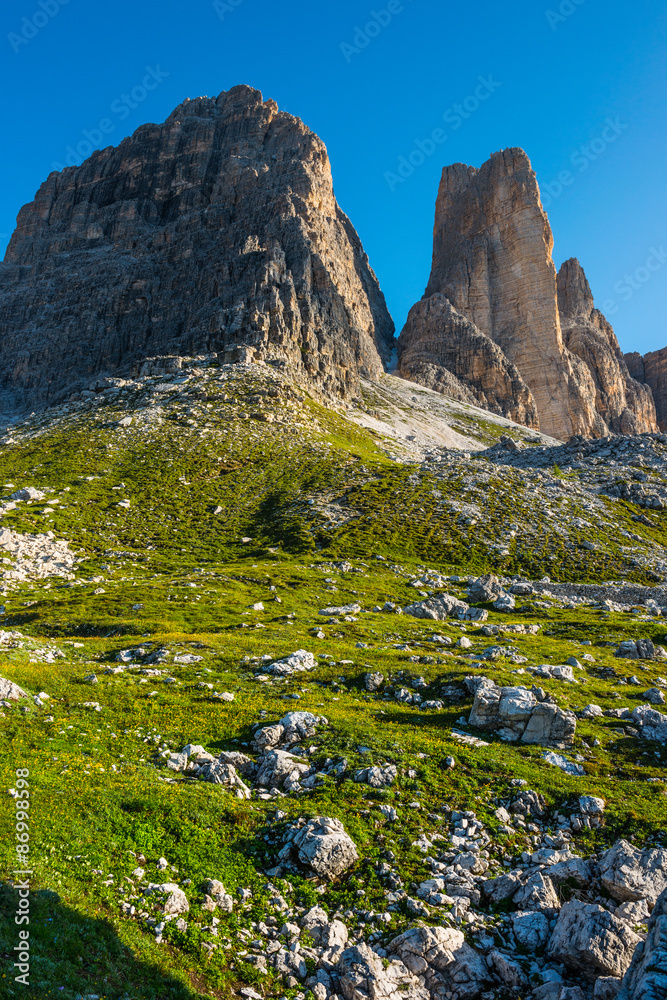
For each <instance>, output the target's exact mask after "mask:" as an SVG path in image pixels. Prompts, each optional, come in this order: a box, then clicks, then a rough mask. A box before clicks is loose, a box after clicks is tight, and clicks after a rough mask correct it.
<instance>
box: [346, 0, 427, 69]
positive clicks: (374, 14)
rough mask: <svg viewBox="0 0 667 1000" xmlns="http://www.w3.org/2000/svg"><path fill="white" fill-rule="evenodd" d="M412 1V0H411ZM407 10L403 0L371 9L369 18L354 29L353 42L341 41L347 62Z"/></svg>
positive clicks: (392, 1) (396, 0)
mask: <svg viewBox="0 0 667 1000" xmlns="http://www.w3.org/2000/svg"><path fill="white" fill-rule="evenodd" d="M409 2H410V3H412V0H409ZM404 10H405V4H404V3H402V0H389V3H388V4H387V6H386V7H383V8H382V10H371V11H370V12H369V20H368V21H367V22H366V24H364V26H363V27H360V26H359V25H358V24H357V25H356V26H355V29H354V38H353V39H352V43H350V42H341V43H340V50H341V52H342V53H343V56H344V57H345V61H346V62H347V63H351V62H352V57H353V56H359V55H361V53H362V52H363V51H364V49H367V48H368V46H369V45H370V44H371V42H372V41H373V39H374V38H377V37H378V35H379V34H381V33H382V32H383V31H384V29H385V28H388V27H389V25H390V24H391V22H392V21H393V20H394V18H395V17H396V16H397V14H402V13H403V11H404Z"/></svg>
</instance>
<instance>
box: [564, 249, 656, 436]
mask: <svg viewBox="0 0 667 1000" xmlns="http://www.w3.org/2000/svg"><path fill="white" fill-rule="evenodd" d="M558 309H559V314H560V322H561V329H562V332H563V342H564V344H565V346H566V347H567V349H568V350H569V351H570V352H571V353H572V354H576V355H577V357H579V358H581V360H582V361H584V362H585V364H586V367H587V368H588V370H589V372H590V373H591V375H592V376H593V381H594V383H595V389H596V399H595V406H596V409H597V411H598V413H599V414H600V416H601V417H602V419H603V420H604V421H605V423H606V424H607V426H608V428H609V430H610V431H612V432H613V433H614V434H647V433H651V432H652V431H656V430H657V429H658V425H657V420H656V412H655V404H654V401H653V394H652V392H651V389H650V388H649V386H648V385H645V384H643V383H644V379H641V380H639V381H636V380H635V378H634V377H633V376H632V375H631V373H630V372H629V371H628V365H627V364H626V361H625V358H624V357H623V354H622V352H621V349H620V347H619V345H618V340H617V339H616V334H615V333H614V331H613V329H612V327H611V325H610V323H609V322H608V321H607V320H606V319H605V317H604V316H603V315H602V313H601V312H600V311H599V310H598V309H596V308H595V303H594V301H593V294H592V292H591V289H590V285H589V284H588V281H587V279H586V275H585V274H584V270H583V268H582V266H581V264H580V263H579V261H578V260H577V259H576V257H572V258H571V259H570V260H567V261H565V263H564V264H563V266H562V267H561V269H560V271H559V272H558Z"/></svg>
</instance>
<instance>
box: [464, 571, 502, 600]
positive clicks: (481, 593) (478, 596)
mask: <svg viewBox="0 0 667 1000" xmlns="http://www.w3.org/2000/svg"><path fill="white" fill-rule="evenodd" d="M502 592H503V588H502V585H501V583H500V581H499V580H498V577H497V576H494V575H493V574H492V573H487V574H486V575H485V576H479V577H478V578H477V579H476V580H474V581H473V583H471V584H470V586H469V587H468V597H469V598H470V601H471V603H472V604H488V603H489V602H490V601H495V600H497V599H498V598H499V597H500V595H501V594H502Z"/></svg>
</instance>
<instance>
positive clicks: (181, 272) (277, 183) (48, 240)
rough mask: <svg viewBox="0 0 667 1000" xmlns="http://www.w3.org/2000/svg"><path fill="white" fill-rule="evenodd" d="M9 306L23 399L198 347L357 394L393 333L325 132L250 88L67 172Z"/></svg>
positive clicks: (14, 404)
mask: <svg viewBox="0 0 667 1000" xmlns="http://www.w3.org/2000/svg"><path fill="white" fill-rule="evenodd" d="M0 316H1V317H2V318H1V320H0V332H1V334H2V338H1V346H0V397H1V404H2V409H4V410H5V411H6V412H12V411H19V412H20V411H22V410H25V409H27V408H30V409H33V408H36V407H37V408H38V407H39V406H43V405H46V404H48V403H50V402H53V401H55V400H58V399H62V398H66V396H67V395H68V394H69V393H70V392H72V391H76V390H77V389H78V388H80V387H81V386H82V385H85V384H86V383H87V382H89V381H90V378H91V377H93V376H94V375H96V374H104V373H108V372H112V371H115V370H117V369H119V368H122V367H123V366H128V365H131V364H132V363H133V362H135V361H137V360H138V359H140V358H142V357H146V356H150V355H151V354H162V353H169V352H175V353H180V354H184V353H190V354H191V353H196V352H197V351H198V350H204V351H211V350H216V351H218V352H219V353H220V355H221V356H222V358H223V359H224V360H226V361H229V360H233V359H234V357H236V356H239V357H240V356H242V357H243V358H253V359H255V360H263V361H268V362H273V363H274V364H278V365H281V364H282V365H287V366H289V367H290V368H291V369H293V370H294V371H295V372H296V373H297V374H298V373H299V372H301V373H302V374H303V375H304V376H306V377H308V378H309V379H311V380H312V382H313V386H314V388H316V389H319V390H320V391H322V392H324V393H329V394H337V395H342V396H348V395H353V394H355V393H356V391H357V387H358V380H359V378H360V377H361V376H365V377H369V378H374V377H376V376H377V375H378V374H379V373H380V372H381V371H382V370H383V361H384V360H385V359H387V358H388V356H389V354H390V352H391V348H392V343H393V324H392V322H391V318H390V316H389V313H388V311H387V308H386V305H385V301H384V297H383V295H382V293H381V291H380V288H379V285H378V282H377V279H376V277H375V274H374V273H373V271H372V269H371V267H370V265H369V263H368V258H367V257H366V254H365V253H364V251H363V247H362V246H361V241H360V240H359V237H358V236H357V233H356V232H355V230H354V228H353V226H352V224H351V222H350V220H349V219H348V218H347V216H346V215H345V214H344V213H343V212H342V211H341V209H340V208H339V206H338V204H337V202H336V199H335V197H334V193H333V182H332V177H331V167H330V163H329V158H328V155H327V151H326V147H325V146H324V143H323V142H322V141H321V140H320V139H319V138H318V136H316V135H315V134H314V133H313V132H311V131H310V130H309V129H308V128H307V127H306V126H305V125H304V124H303V122H301V121H300V120H299V119H298V118H295V117H293V116H292V115H289V114H286V113H284V112H280V111H279V110H278V107H277V105H276V103H275V102H274V101H264V100H263V98H262V95H261V93H260V92H259V91H258V90H254V89H252V88H251V87H246V86H239V87H234V88H233V89H232V90H230V91H227V92H223V93H222V94H220V95H219V96H218V97H217V98H208V97H199V98H196V99H194V100H188V101H185V102H183V104H181V105H179V107H178V108H176V109H175V111H174V112H173V113H172V114H171V115H170V116H169V117H168V118H167V120H166V121H165V122H164V123H162V124H158V125H155V124H148V125H144V126H142V127H141V128H139V129H138V130H137V131H136V132H135V133H134V134H133V135H132V136H129V137H128V138H126V139H124V140H123V141H122V142H121V143H120V145H118V146H117V147H112V146H110V147H108V148H106V149H103V150H97V151H96V152H95V153H93V154H92V156H91V157H90V158H89V159H88V160H86V161H85V162H84V163H83V164H82V165H81V166H79V167H72V168H68V169H66V170H64V171H62V173H57V172H54V173H52V174H51V175H50V176H49V177H48V178H47V180H46V181H45V182H44V183H43V184H42V186H41V187H40V189H39V191H38V192H37V194H36V196H35V200H34V201H33V202H32V203H30V204H29V205H26V206H24V208H22V209H21V212H20V213H19V217H18V224H17V229H16V232H15V233H14V235H13V236H12V239H11V242H10V245H9V248H8V251H7V254H6V257H5V262H4V264H2V265H1V266H0Z"/></svg>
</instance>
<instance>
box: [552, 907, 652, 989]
mask: <svg viewBox="0 0 667 1000" xmlns="http://www.w3.org/2000/svg"><path fill="white" fill-rule="evenodd" d="M640 941H641V938H640V937H639V936H638V935H637V934H635V933H634V931H633V930H632V928H631V927H630V925H629V924H628V923H626V922H625V920H619V918H618V917H616V916H614V915H613V914H612V913H610V912H609V911H608V910H605V909H604V907H602V906H598V905H597V904H596V903H583V902H582V901H581V900H579V899H572V900H570V902H569V903H566V904H565V906H564V907H563V908H562V910H561V911H560V915H559V917H558V921H557V923H556V926H555V928H554V931H553V933H552V935H551V940H550V941H549V947H548V951H547V955H548V957H549V958H551V959H553V960H555V961H558V962H563V964H564V965H566V966H567V967H568V968H570V969H571V970H572V971H573V972H575V973H577V974H580V975H583V976H584V977H585V978H586V979H588V980H590V981H591V982H593V981H594V980H595V979H596V978H597V977H598V976H616V977H618V976H622V975H623V974H624V973H625V971H626V970H627V969H628V967H629V965H630V962H631V961H632V956H633V954H634V950H635V948H636V947H637V945H638V944H639V943H640Z"/></svg>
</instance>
